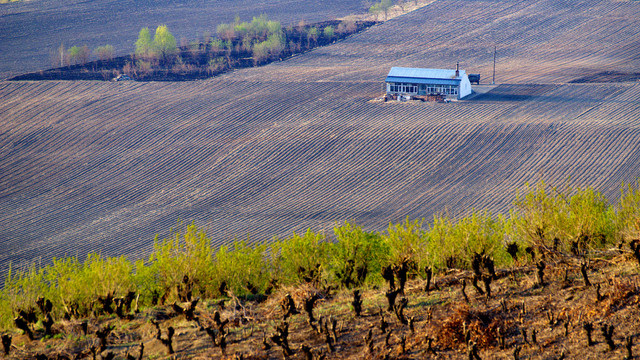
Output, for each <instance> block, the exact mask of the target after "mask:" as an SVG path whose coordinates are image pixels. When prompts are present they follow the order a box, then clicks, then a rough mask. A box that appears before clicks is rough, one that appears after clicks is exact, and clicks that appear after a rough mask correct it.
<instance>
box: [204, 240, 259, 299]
mask: <svg viewBox="0 0 640 360" xmlns="http://www.w3.org/2000/svg"><path fill="white" fill-rule="evenodd" d="M266 251H267V247H266V246H265V245H255V246H252V245H248V244H247V243H246V241H236V242H234V244H233V247H227V246H222V247H220V250H218V252H217V253H216V261H215V270H214V273H213V274H212V278H213V281H214V284H215V286H216V288H218V287H219V286H220V284H221V283H222V282H223V281H224V282H226V284H227V287H228V288H229V289H230V290H231V291H232V292H233V294H234V295H236V296H247V295H255V294H256V293H264V291H265V289H266V288H267V284H268V283H269V280H270V279H271V274H270V271H269V267H268V264H267V261H266V257H265V255H266Z"/></svg>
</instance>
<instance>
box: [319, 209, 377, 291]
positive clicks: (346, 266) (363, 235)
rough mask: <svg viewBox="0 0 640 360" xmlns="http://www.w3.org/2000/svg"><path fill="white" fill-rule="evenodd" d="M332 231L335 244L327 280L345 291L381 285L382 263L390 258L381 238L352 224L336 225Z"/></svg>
mask: <svg viewBox="0 0 640 360" xmlns="http://www.w3.org/2000/svg"><path fill="white" fill-rule="evenodd" d="M333 231H334V234H335V236H336V241H335V242H334V243H333V244H332V246H331V252H330V255H331V261H330V263H329V276H328V280H329V281H330V282H332V283H334V284H337V285H340V286H343V287H346V288H351V287H354V286H359V285H362V284H364V283H367V282H368V283H379V282H380V281H381V280H382V276H381V274H380V272H381V270H382V264H385V263H387V262H388V256H389V255H388V254H389V248H388V246H387V244H386V243H385V242H384V240H383V239H382V237H381V236H380V235H379V234H378V233H367V232H365V231H363V230H362V228H361V227H359V226H356V225H354V224H351V223H349V222H345V223H344V225H342V226H335V227H334V228H333Z"/></svg>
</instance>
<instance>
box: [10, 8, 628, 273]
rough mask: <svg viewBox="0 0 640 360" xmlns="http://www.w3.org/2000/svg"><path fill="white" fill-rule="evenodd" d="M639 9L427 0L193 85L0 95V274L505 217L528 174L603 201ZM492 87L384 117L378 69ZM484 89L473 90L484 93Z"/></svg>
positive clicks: (26, 86) (619, 149)
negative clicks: (161, 248) (619, 77)
mask: <svg viewBox="0 0 640 360" xmlns="http://www.w3.org/2000/svg"><path fill="white" fill-rule="evenodd" d="M638 15H640V2H619V1H615V2H613V1H598V0H589V1H572V2H558V1H553V0H538V1H528V2H520V1H515V0H514V1H496V2H493V1H455V0H438V1H436V2H434V3H432V4H431V5H429V6H426V7H424V8H422V9H420V10H418V11H415V12H412V13H409V14H407V15H404V16H401V17H398V18H396V19H394V20H391V21H388V22H386V23H384V24H383V25H380V26H376V27H374V28H371V29H370V30H368V31H366V32H364V33H361V34H358V35H356V36H354V37H351V38H349V39H347V40H346V41H343V42H340V43H337V44H334V45H332V46H329V47H325V48H320V49H317V50H314V51H312V52H309V53H307V54H304V55H301V56H297V57H295V58H293V59H291V60H289V61H285V62H280V63H274V64H272V65H269V66H266V67H262V68H253V69H246V70H242V71H237V72H234V73H230V74H227V75H225V76H222V77H219V78H215V79H211V80H207V81H198V82H183V83H134V82H130V83H102V82H35V83H33V82H2V83H0V98H1V99H2V101H0V224H1V225H0V234H2V235H1V236H2V240H1V244H2V248H3V251H2V252H0V269H1V270H0V271H6V269H7V267H8V262H9V261H13V262H14V264H15V263H21V262H24V261H31V260H32V259H34V258H36V257H38V256H41V257H42V258H43V259H45V260H47V259H49V258H50V257H52V256H61V255H65V254H66V255H75V254H79V255H83V254H84V253H86V252H87V251H102V252H103V253H104V254H109V255H114V254H128V255H130V256H134V257H135V256H143V255H144V254H146V253H148V252H149V250H150V249H151V247H152V239H153V236H154V234H156V233H161V234H165V233H167V231H168V230H169V228H170V227H172V226H175V225H176V222H177V221H178V219H182V220H184V221H192V220H194V221H196V222H197V223H198V224H199V225H201V226H203V227H208V229H209V234H210V235H211V236H212V238H213V239H215V240H216V242H217V244H223V243H228V242H229V241H231V240H232V239H233V238H234V237H237V238H247V236H249V237H250V239H251V240H253V241H259V240H265V239H270V238H271V236H273V235H279V236H286V235H287V234H290V233H291V231H294V230H295V231H303V230H304V229H306V228H308V227H312V228H314V229H315V230H320V229H327V230H329V229H330V228H331V227H332V225H333V224H334V223H335V222H341V221H345V220H354V221H356V222H357V223H358V224H360V225H363V226H364V227H366V228H368V229H380V230H381V229H384V227H385V226H386V225H387V224H388V222H390V221H393V222H396V221H399V220H401V219H403V218H404V217H405V216H409V217H411V218H419V217H426V218H427V219H429V218H430V217H431V216H432V215H433V214H434V213H438V212H443V211H446V212H448V213H450V214H451V215H453V216H455V215H458V214H461V213H464V212H465V211H468V210H469V209H470V208H477V209H481V208H486V209H490V210H492V211H494V212H501V211H505V210H506V209H507V208H508V207H509V205H510V202H511V200H512V199H513V198H514V194H515V190H516V189H517V188H518V187H520V186H522V185H523V184H524V183H525V182H526V181H532V182H535V181H537V180H538V179H540V178H541V177H544V178H545V179H547V181H551V182H556V183H562V182H563V181H565V180H566V179H567V178H570V179H571V181H572V182H573V183H575V184H579V185H590V186H594V187H595V188H597V189H599V190H601V191H603V192H604V193H605V194H606V195H607V196H609V197H610V198H611V199H614V200H615V198H616V196H617V195H618V194H619V189H620V183H621V182H622V181H627V182H628V181H633V180H635V179H636V178H637V177H638V176H639V175H640V169H639V167H638V164H639V163H640V142H638V138H639V136H640V102H639V101H638V98H639V96H640V84H638V83H637V82H615V83H581V84H570V83H569V82H570V81H572V80H575V79H579V78H584V77H585V76H588V75H590V74H593V73H597V72H602V71H616V72H618V73H627V72H628V73H632V72H633V71H634V70H635V69H637V68H638V65H640V59H639V58H638V56H637V53H638V52H637V51H636V50H637V49H638V44H640V43H639V40H640V32H638V30H637V29H638V28H639V26H638V25H640V20H638V19H640V16H638ZM494 43H497V46H498V54H499V56H498V75H497V78H496V81H497V82H498V83H499V84H500V85H498V86H496V87H490V86H483V87H481V88H478V92H479V94H477V95H476V96H474V97H473V98H471V99H468V100H465V101H460V102H454V103H450V104H434V103H420V104H411V103H382V102H375V101H371V99H373V98H375V97H376V96H379V95H380V94H381V92H382V81H383V79H384V77H385V75H386V73H387V71H388V69H389V67H391V66H423V67H452V66H453V64H455V62H456V61H460V62H461V65H462V67H463V68H464V69H466V70H467V71H468V72H472V73H475V72H479V73H481V74H482V75H483V79H485V80H486V79H487V78H488V77H489V76H490V69H491V67H492V60H493V46H494ZM485 80H483V81H485Z"/></svg>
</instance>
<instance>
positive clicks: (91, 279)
mask: <svg viewBox="0 0 640 360" xmlns="http://www.w3.org/2000/svg"><path fill="white" fill-rule="evenodd" d="M333 230H334V231H333V233H334V235H335V239H334V240H333V241H330V240H328V239H327V237H326V236H325V234H324V233H322V232H319V233H314V232H312V231H311V230H308V231H307V232H306V233H304V234H302V235H300V234H296V233H293V235H292V236H290V237H287V238H285V239H275V240H274V241H273V242H272V243H271V244H270V245H268V246H267V245H266V244H257V245H250V244H248V243H247V242H246V241H236V242H234V243H233V244H232V245H230V246H222V247H220V248H219V249H218V250H217V251H214V250H213V248H212V245H211V240H210V238H209V237H207V234H206V232H205V231H203V230H200V229H199V228H198V227H197V226H196V225H195V224H193V223H192V224H190V225H188V226H186V227H185V228H184V230H183V231H175V232H174V233H173V235H172V237H170V238H168V239H163V240H162V241H160V240H159V239H158V237H156V238H155V240H154V250H153V252H152V254H151V255H150V256H149V259H148V260H147V261H144V260H139V261H137V262H135V264H134V263H131V262H130V261H129V260H127V259H126V258H125V257H114V258H104V257H102V256H100V255H98V254H90V255H88V257H87V259H86V260H85V261H84V262H80V261H78V259H77V258H75V257H70V258H66V259H54V260H53V261H52V263H51V264H50V265H47V266H44V267H37V266H36V265H35V264H34V265H32V266H31V267H28V268H25V269H24V270H15V269H9V274H8V275H7V277H6V279H5V283H4V288H3V289H2V290H1V291H0V328H3V329H6V328H7V327H10V326H12V319H13V318H14V317H15V311H16V310H18V309H25V308H28V307H33V306H34V305H35V301H36V299H38V298H39V297H46V298H47V299H50V300H51V301H52V302H53V304H54V315H55V316H56V317H60V316H62V314H64V313H65V312H68V311H69V310H70V308H71V307H73V308H77V310H78V312H79V313H81V314H87V313H89V312H90V311H91V310H92V309H91V307H92V306H93V305H92V304H93V303H94V301H95V299H96V298H97V297H99V296H105V295H107V294H113V295H114V296H123V295H125V294H126V293H127V292H128V291H131V290H135V291H137V292H138V293H139V294H140V295H141V297H142V299H143V304H149V303H150V301H149V300H151V299H152V298H153V297H158V296H161V295H162V296H165V299H166V300H168V301H172V300H177V288H178V287H179V286H182V285H184V284H183V280H184V278H185V276H186V277H187V278H188V279H189V281H190V283H191V285H192V290H193V292H194V295H196V296H198V295H199V296H202V297H205V298H211V297H214V296H220V295H223V294H221V291H222V292H225V293H226V291H230V292H231V294H232V295H236V296H251V295H255V294H264V293H265V292H266V291H267V289H269V288H270V287H271V286H272V285H273V284H274V283H279V284H282V285H295V284H299V283H301V282H314V283H316V284H320V283H324V282H326V283H327V284H330V285H335V286H340V287H345V288H352V287H357V286H367V285H375V284H381V283H382V276H381V270H382V268H383V267H384V266H387V265H398V264H400V263H401V262H402V261H405V260H407V261H410V262H411V263H412V264H413V265H415V268H414V269H413V270H414V271H415V270H418V272H419V271H421V270H423V269H424V268H425V267H426V266H431V267H433V268H434V270H439V269H440V270H441V269H445V268H452V267H455V268H470V262H471V259H472V256H473V255H474V254H476V253H483V254H485V255H488V256H490V257H492V258H493V259H494V260H495V263H496V265H497V266H505V265H508V264H510V262H511V261H512V259H511V257H510V256H509V255H508V253H507V252H506V249H505V247H506V245H507V243H511V242H518V243H519V244H520V245H524V246H527V247H532V248H537V249H538V251H543V252H544V251H547V252H549V253H553V251H556V252H567V251H574V252H575V251H576V249H578V250H580V251H581V252H583V251H585V250H589V249H592V248H596V249H597V248H602V247H604V246H607V245H609V244H612V243H613V242H614V241H619V240H622V239H626V240H632V239H639V238H640V183H636V184H635V185H633V186H632V185H624V184H623V188H622V192H621V197H620V200H619V201H618V203H617V204H616V206H611V205H609V203H608V201H607V199H606V198H605V197H604V196H603V195H602V194H600V193H599V192H597V191H595V190H594V189H592V188H584V189H583V188H579V187H575V188H574V187H565V188H564V189H563V190H562V191H559V190H558V189H557V188H554V187H549V186H547V185H546V184H545V183H544V182H539V183H538V184H536V185H535V186H534V187H531V186H529V185H526V187H525V191H524V193H523V194H521V193H520V192H518V193H517V194H516V199H515V201H514V208H513V209H512V210H511V211H510V213H509V216H508V217H507V216H502V215H499V216H492V215H491V213H489V212H487V211H472V212H471V214H470V215H468V216H466V217H462V218H460V219H457V220H454V219H450V218H449V217H446V216H436V217H434V219H433V223H432V224H430V225H429V226H428V227H427V228H423V221H422V220H413V221H411V220H409V218H406V219H405V221H404V222H402V223H399V224H389V226H388V228H387V230H386V232H384V233H382V234H380V233H377V232H367V231H364V230H363V229H362V228H361V227H359V226H357V225H355V224H353V223H349V222H345V223H344V224H342V225H336V226H335V227H334V229H333ZM554 239H557V240H554ZM524 246H521V247H520V248H521V249H522V248H524ZM223 284H224V285H225V286H222V285H223ZM223 290H226V291H223ZM231 294H229V295H231Z"/></svg>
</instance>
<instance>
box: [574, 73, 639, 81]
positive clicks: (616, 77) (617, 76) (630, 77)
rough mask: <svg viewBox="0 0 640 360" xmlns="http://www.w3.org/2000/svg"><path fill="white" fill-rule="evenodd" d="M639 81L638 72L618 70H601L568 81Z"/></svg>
mask: <svg viewBox="0 0 640 360" xmlns="http://www.w3.org/2000/svg"><path fill="white" fill-rule="evenodd" d="M630 81H640V73H637V72H634V73H625V72H619V71H603V72H599V73H596V74H593V75H588V76H583V77H581V78H578V79H575V80H571V81H569V83H573V84H584V83H607V82H630Z"/></svg>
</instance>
